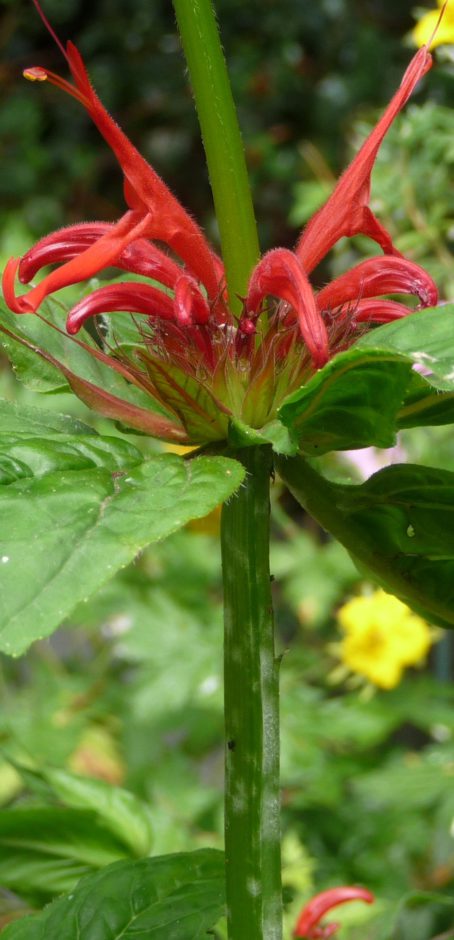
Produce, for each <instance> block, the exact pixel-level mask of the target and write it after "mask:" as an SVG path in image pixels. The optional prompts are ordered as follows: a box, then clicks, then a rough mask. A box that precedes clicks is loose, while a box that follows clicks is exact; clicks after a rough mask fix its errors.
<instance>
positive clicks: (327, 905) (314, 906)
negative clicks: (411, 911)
mask: <svg viewBox="0 0 454 940" xmlns="http://www.w3.org/2000/svg"><path fill="white" fill-rule="evenodd" d="M374 900H375V898H374V895H373V894H372V893H371V892H370V891H368V890H367V888H356V887H350V886H342V887H339V888H329V889H328V890H327V891H321V892H320V894H316V895H315V896H314V897H313V898H311V900H310V901H309V902H308V903H307V904H306V906H305V907H304V908H303V910H302V912H301V914H300V916H299V918H298V921H297V924H296V927H295V930H294V932H293V936H294V937H302V938H307V940H313V938H316V937H320V936H322V937H327V936H330V934H332V933H333V932H334V930H333V929H332V928H334V929H336V927H337V925H335V924H332V925H327V927H325V928H319V927H318V926H317V925H318V924H319V922H320V920H321V919H322V917H324V915H325V914H327V913H328V911H330V910H331V909H332V908H334V907H338V905H339V904H345V903H346V902H347V901H365V902H366V904H372V903H373V901H374ZM330 927H331V930H330ZM322 931H323V932H322ZM327 931H329V932H327Z"/></svg>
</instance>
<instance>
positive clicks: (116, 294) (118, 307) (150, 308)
mask: <svg viewBox="0 0 454 940" xmlns="http://www.w3.org/2000/svg"><path fill="white" fill-rule="evenodd" d="M117 311H126V312H127V313H140V314H145V315H146V316H148V317H162V318H163V319H165V320H173V319H175V314H174V308H173V301H172V298H171V297H169V296H168V295H167V294H164V293H163V292H162V291H160V290H158V288H156V287H151V286H150V285H148V284H129V283H126V284H110V285H108V286H107V287H100V288H99V289H98V290H95V291H93V293H91V294H89V295H88V297H84V299H83V300H81V301H80V302H79V303H78V304H76V306H75V307H73V308H72V310H71V312H70V313H69V315H68V319H67V321H66V329H67V331H68V333H70V334H71V335H74V334H75V333H78V332H79V330H80V328H81V327H82V326H83V324H84V323H85V321H86V320H88V319H89V317H94V316H96V314H99V313H114V312H117Z"/></svg>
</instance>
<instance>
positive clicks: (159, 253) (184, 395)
mask: <svg viewBox="0 0 454 940" xmlns="http://www.w3.org/2000/svg"><path fill="white" fill-rule="evenodd" d="M36 5H37V4H36ZM43 18H44V17H43ZM47 25H48V24H47ZM49 28H50V27H49ZM53 35H54V34H53ZM54 38H56V40H57V42H58V44H59V46H60V48H61V50H62V52H63V54H64V55H65V58H66V60H67V63H68V66H69V68H70V71H71V75H72V79H73V83H70V82H68V81H66V80H65V79H63V78H61V77H60V76H58V75H56V74H54V73H53V72H50V71H48V70H47V69H45V68H42V67H33V68H29V69H27V70H26V71H25V73H24V74H25V75H26V77H27V78H29V79H31V80H33V81H37V82H41V81H45V80H47V81H49V82H51V83H52V84H54V85H56V86H57V87H59V88H60V89H62V90H64V91H65V92H67V93H68V94H70V95H71V96H72V97H73V98H75V99H76V100H77V101H78V102H79V103H80V104H81V105H82V106H83V107H84V108H85V109H86V111H87V112H88V114H89V115H90V117H91V119H92V120H93V122H94V123H95V124H96V126H97V128H98V130H99V131H100V133H101V134H102V136H103V137H104V139H105V140H106V142H107V143H108V145H109V146H110V147H111V149H112V150H113V152H114V154H115V156H116V158H117V160H118V163H119V165H120V167H121V170H122V173H123V177H124V195H125V201H126V206H127V208H126V211H125V212H124V213H123V215H122V216H121V217H120V218H119V220H118V221H117V222H115V223H110V222H102V221H101V222H86V223H80V224H77V225H72V226H69V227H68V228H64V229H62V230H60V231H58V232H54V233H52V234H50V235H47V236H45V237H44V238H42V239H41V240H40V241H39V242H38V243H37V244H36V245H34V247H33V248H31V249H30V250H29V251H28V252H27V253H26V254H25V255H24V256H23V257H22V258H21V259H15V258H11V259H10V261H9V262H8V264H7V266H6V269H5V271H4V275H3V291H4V297H5V300H6V303H7V305H8V307H9V308H10V309H11V310H12V311H14V312H15V313H17V314H34V313H35V314H36V313H37V312H38V311H40V308H41V305H42V303H43V301H44V300H45V299H46V298H47V297H50V296H51V295H53V294H55V292H57V291H59V290H60V289H61V288H64V287H66V286H68V285H70V284H78V283H83V282H85V281H86V280H87V279H89V278H92V277H93V276H95V275H98V274H100V273H101V272H103V271H105V270H106V269H107V268H112V267H114V268H118V269H119V270H120V271H122V272H126V273H127V275H128V280H124V281H121V280H120V281H118V282H116V283H109V284H106V285H104V286H101V287H98V288H97V289H96V290H93V291H91V293H89V294H88V295H87V296H85V297H83V299H82V300H80V302H79V303H77V304H76V306H75V307H73V309H71V310H70V312H69V314H68V317H67V320H66V331H67V333H68V334H70V335H71V336H73V337H74V341H75V342H77V343H79V344H80V345H83V346H84V347H85V348H86V349H88V351H89V352H90V354H91V355H92V356H94V357H95V358H96V359H98V360H100V361H101V362H102V363H104V364H105V365H107V366H109V368H110V369H113V370H114V371H116V372H117V373H119V374H120V375H121V376H122V377H123V379H126V380H127V381H128V383H129V387H130V388H131V389H132V390H133V389H137V390H139V392H140V397H139V402H140V403H134V402H131V400H128V401H127V402H126V401H124V400H123V399H122V398H121V397H119V396H116V395H114V394H113V393H112V392H111V391H107V390H106V389H103V388H101V387H99V386H97V385H96V384H94V383H92V382H90V381H88V380H87V379H86V378H83V377H81V376H80V375H76V374H75V373H74V372H73V371H72V369H71V368H70V367H69V366H68V365H67V364H64V363H62V362H59V361H57V360H56V359H55V358H53V357H52V356H51V355H50V353H49V352H48V351H46V350H44V349H40V350H38V352H40V354H41V355H42V356H44V358H46V359H47V360H48V361H50V362H52V363H53V365H56V366H57V367H58V368H59V369H60V370H61V371H62V372H63V373H64V375H65V376H66V378H67V380H68V382H69V384H70V385H71V386H72V388H73V390H74V391H75V393H76V394H77V395H78V396H79V397H80V398H81V399H82V400H83V401H84V402H85V403H86V404H88V405H89V406H91V407H93V408H95V409H96V410H97V411H98V412H100V413H102V414H104V415H107V416H108V417H110V418H114V419H117V420H120V421H121V422H122V423H123V424H125V425H127V426H129V427H131V428H134V429H137V430H140V431H145V432H146V433H149V434H152V435H154V436H157V437H160V438H161V439H163V440H166V441H170V442H174V443H179V444H191V445H200V444H204V443H207V442H210V441H219V440H223V439H225V438H226V437H227V435H228V429H229V423H230V421H231V420H232V419H236V420H237V421H239V422H241V423H242V424H246V425H248V426H249V427H252V428H256V429H260V428H263V427H265V426H266V425H267V423H269V422H272V421H273V420H274V419H275V417H276V415H277V412H278V409H279V406H280V405H281V404H282V402H283V400H284V399H285V398H286V397H287V396H288V394H289V393H291V392H293V391H295V389H297V388H298V387H300V386H301V385H303V384H305V383H306V382H307V381H308V379H309V378H310V377H311V375H313V374H314V372H315V371H316V370H317V369H320V368H321V367H323V366H324V365H325V363H326V362H327V361H328V360H329V359H330V358H331V357H332V356H334V355H335V354H336V353H337V352H339V351H341V350H345V349H347V348H348V347H349V346H350V345H351V344H352V343H353V342H354V340H355V338H356V336H357V335H358V333H361V332H364V330H366V329H368V328H369V327H371V326H373V325H374V324H378V323H386V322H388V321H391V320H394V319H396V318H399V317H403V316H406V315H407V314H408V313H411V312H412V308H410V307H408V306H406V305H405V304H404V303H402V302H400V301H397V300H395V299H392V300H391V299H386V297H387V295H389V294H392V295H396V294H397V295H414V296H415V297H416V298H417V308H420V307H426V306H432V305H434V304H436V302H437V289H436V287H435V284H434V283H433V281H432V279H431V278H430V277H429V275H428V274H427V273H426V271H424V270H423V269H422V268H421V267H419V266H418V265H416V264H414V263H413V262H411V261H409V260H407V259H406V258H404V257H402V255H401V254H400V253H399V252H398V251H397V250H396V249H395V248H394V246H393V243H392V240H391V237H390V235H389V234H388V232H387V231H386V230H385V229H384V228H383V226H382V225H381V224H380V222H379V221H378V219H376V218H375V216H374V214H373V212H372V210H371V209H370V207H369V196H370V178H371V172H372V169H373V165H374V161H375V158H376V156H377V152H378V149H379V147H380V144H381V142H382V140H383V138H384V136H385V134H386V132H387V130H388V129H389V127H390V125H391V124H392V122H393V121H394V118H395V117H396V115H397V114H398V113H399V111H400V110H401V108H402V107H403V106H404V105H405V103H406V101H407V100H408V98H409V96H410V95H411V93H412V91H413V89H414V87H415V85H416V84H417V82H418V81H419V79H420V78H421V77H422V76H423V75H424V74H425V73H426V72H427V71H428V69H429V68H430V66H431V56H430V54H429V52H428V51H427V49H426V48H425V47H424V48H422V49H420V50H419V51H418V53H417V54H416V55H415V56H414V58H413V59H412V61H411V62H410V65H409V67H408V68H407V71H406V72H405V74H404V77H403V79H402V82H401V85H400V87H399V89H398V90H397V92H396V94H395V95H394V97H393V98H392V100H391V102H390V104H389V105H388V107H387V109H386V111H385V112H384V114H383V116H382V118H381V119H380V120H379V122H378V124H377V126H376V127H375V128H374V130H373V131H372V133H371V134H370V136H369V137H368V139H367V140H366V141H365V143H364V144H363V146H362V147H361V149H360V151H359V152H358V154H357V155H356V157H355V158H354V160H353V162H352V163H351V164H350V166H349V168H348V169H347V170H346V172H345V173H344V174H343V176H341V178H340V180H339V182H338V184H337V186H336V188H335V189H334V192H333V193H332V195H331V196H330V198H329V199H328V201H327V202H326V204H325V205H324V206H323V208H322V209H320V210H319V211H318V212H317V213H316V215H315V216H314V217H313V218H312V219H311V221H310V222H309V223H308V224H307V226H306V228H305V229H304V231H303V233H302V235H301V237H300V239H299V241H298V243H297V245H296V248H295V250H294V251H290V250H288V249H286V248H275V249H273V250H271V251H269V252H268V253H267V254H265V255H264V256H263V257H262V258H261V260H260V261H259V263H258V264H257V266H256V268H255V269H254V271H253V272H252V274H251V277H250V281H249V285H248V290H247V293H246V296H245V297H244V299H243V300H242V303H243V309H242V312H241V313H240V315H239V316H236V315H234V313H233V312H232V309H231V307H230V305H229V297H228V295H227V289H226V283H225V275H224V268H223V264H222V260H221V259H220V258H219V257H218V255H217V254H216V252H215V251H214V250H213V248H212V247H211V246H210V244H209V243H208V241H207V239H206V238H205V236H204V234H203V233H202V231H201V229H200V228H199V226H198V225H197V224H196V222H195V221H194V220H193V219H192V218H191V216H190V215H188V213H187V212H186V211H185V209H184V208H183V207H182V206H181V205H180V203H179V202H178V200H177V199H176V198H175V196H174V195H173V194H172V193H171V192H170V191H169V189H168V188H167V187H166V185H165V184H164V182H163V181H162V179H160V177H159V176H158V175H157V173H156V172H155V171H154V170H153V168H152V167H151V166H150V165H149V164H148V163H147V162H146V160H145V159H144V158H143V157H142V156H141V155H140V153H138V151H137V150H136V148H135V147H134V146H133V144H132V143H131V142H130V140H129V139H128V138H127V137H126V135H125V134H124V133H123V131H122V130H121V129H120V128H119V127H118V125H117V124H116V123H115V121H114V120H113V119H112V118H111V116H110V115H109V114H108V113H107V111H106V110H105V108H104V107H103V105H102V103H101V101H100V100H99V98H98V96H97V94H96V92H95V91H94V89H93V87H92V85H91V83H90V80H89V77H88V74H87V71H86V68H85V65H84V62H83V61H82V58H81V55H80V53H79V51H78V50H77V48H76V47H75V46H74V45H73V44H72V43H71V42H68V44H67V46H66V48H63V46H62V45H61V43H60V41H59V40H58V38H57V37H55V36H54ZM360 233H361V234H363V235H366V236H369V237H370V238H371V239H372V240H374V241H375V242H377V243H378V245H379V246H380V247H381V249H382V251H383V255H381V256H379V257H374V258H372V259H371V260H368V261H363V262H361V263H360V264H358V265H357V266H356V267H353V268H352V269H351V270H350V271H348V272H347V273H345V274H343V275H341V276H340V277H338V278H336V279H335V280H333V281H332V282H331V283H330V284H328V285H327V286H325V287H323V289H322V290H319V291H318V292H317V291H316V290H314V288H313V287H312V285H311V283H310V280H309V277H310V275H311V273H312V272H313V270H314V268H315V267H316V266H317V265H318V264H319V262H320V261H322V259H323V258H324V257H325V255H326V254H327V252H329V251H330V249H331V248H332V247H333V245H335V243H336V242H337V241H338V240H339V239H340V238H342V237H344V236H353V235H357V234H360ZM48 265H54V266H55V265H56V267H54V269H53V270H51V272H50V273H48V274H47V275H46V276H45V277H44V278H43V280H41V281H40V283H39V284H37V285H36V286H32V287H31V288H30V289H29V290H28V291H27V293H24V294H19V293H18V292H17V289H16V277H18V279H19V281H20V283H22V284H28V283H29V282H30V281H31V280H32V279H33V278H34V276H35V274H36V273H37V272H38V271H40V270H41V269H42V268H43V267H46V266H48ZM131 276H133V277H134V276H136V277H140V280H134V279H133V278H132V279H131ZM384 298H385V299H384ZM413 309H414V308H413ZM112 314H114V315H117V314H118V320H117V321H116V322H117V323H118V327H115V324H114V325H112V323H111V324H110V329H109V331H108V332H107V336H106V320H105V317H106V315H107V316H109V317H110V315H112ZM126 316H128V317H129V322H130V326H131V330H130V331H129V333H128V343H122V342H120V341H119V339H118V336H119V335H120V334H121V330H122V324H123V322H124V321H123V320H122V318H124V317H126ZM93 317H101V319H98V328H97V329H98V340H97V342H96V343H93V341H92V339H91V338H90V337H88V339H87V342H84V341H83V340H82V339H80V337H78V338H77V339H76V335H77V334H79V331H80V330H81V328H82V327H83V326H84V324H86V322H87V321H88V320H92V318H93ZM116 331H118V336H117V333H116ZM91 333H92V335H93V329H92V330H91ZM132 335H133V337H134V338H131V337H132ZM88 340H90V342H88ZM21 341H22V342H23V341H24V340H23V339H22V340H21ZM143 393H145V394H146V396H148V398H145V402H146V403H145V405H144V394H143ZM147 402H149V406H148V404H147Z"/></svg>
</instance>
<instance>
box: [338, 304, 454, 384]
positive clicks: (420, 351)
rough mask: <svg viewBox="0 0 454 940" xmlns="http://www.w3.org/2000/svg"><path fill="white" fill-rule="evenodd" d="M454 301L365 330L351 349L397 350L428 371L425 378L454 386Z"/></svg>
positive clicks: (432, 382) (432, 381) (396, 351)
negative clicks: (366, 331)
mask: <svg viewBox="0 0 454 940" xmlns="http://www.w3.org/2000/svg"><path fill="white" fill-rule="evenodd" d="M453 317H454V304H445V305H444V306H442V307H431V308H430V309H427V310H418V311H417V312H416V313H412V314H411V316H409V317H403V318H402V319H401V320H394V321H393V322H392V323H387V324H385V325H384V326H379V327H377V329H374V330H371V331H369V332H368V333H365V334H364V336H361V338H360V339H359V340H358V341H357V342H356V343H355V345H354V346H353V347H352V349H367V350H369V349H375V350H382V351H386V352H394V353H400V354H401V355H404V356H406V357H408V359H410V360H411V362H412V363H414V364H415V365H418V366H424V368H425V369H427V370H428V371H429V373H430V374H429V375H428V376H427V381H428V382H429V383H430V384H431V385H434V386H436V387H437V388H442V389H447V390H449V389H451V390H452V389H454V319H453Z"/></svg>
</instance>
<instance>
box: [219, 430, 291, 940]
mask: <svg viewBox="0 0 454 940" xmlns="http://www.w3.org/2000/svg"><path fill="white" fill-rule="evenodd" d="M235 456H236V457H237V458H238V459H239V460H241V461H242V463H243V464H244V466H245V467H246V471H247V476H246V479H245V482H244V484H243V486H242V487H241V488H240V490H239V491H238V493H237V494H235V496H233V497H232V498H231V499H230V500H229V501H228V502H227V503H226V504H225V505H224V507H223V510H222V528H221V540H222V567H223V576H224V608H225V654H224V655H225V659H224V662H225V672H224V676H225V727H226V784H225V786H226V793H225V851H226V881H227V884H226V888H227V912H228V930H229V938H230V940H281V937H282V897H281V860H280V800H279V663H278V661H277V659H276V655H275V650H274V629H273V607H272V597H271V585H270V569H269V513H270V507H269V487H270V473H271V467H272V454H271V448H270V447H268V446H263V447H261V446H260V447H251V448H245V449H243V450H241V451H240V452H238V453H237V454H236V455H235Z"/></svg>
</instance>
